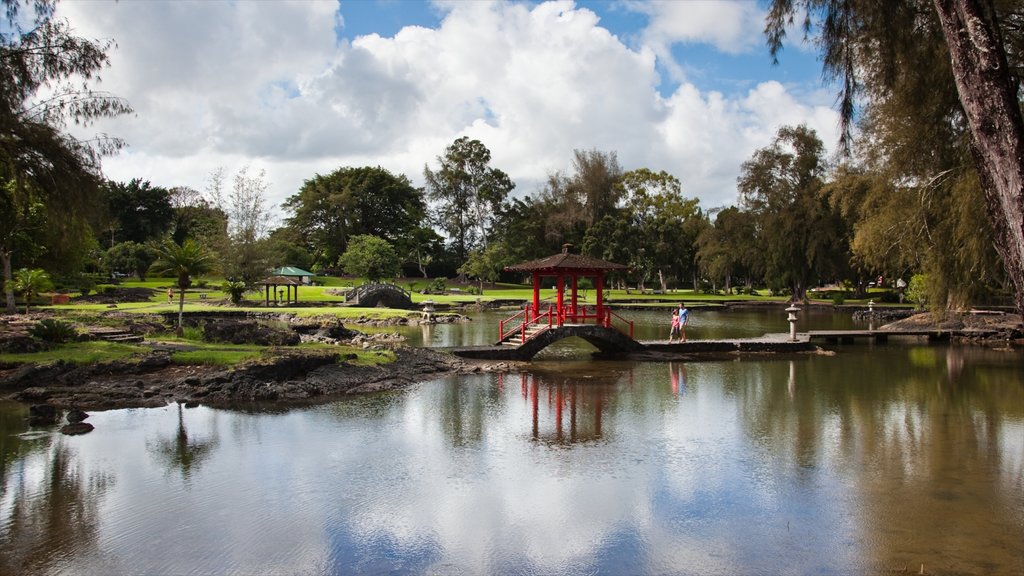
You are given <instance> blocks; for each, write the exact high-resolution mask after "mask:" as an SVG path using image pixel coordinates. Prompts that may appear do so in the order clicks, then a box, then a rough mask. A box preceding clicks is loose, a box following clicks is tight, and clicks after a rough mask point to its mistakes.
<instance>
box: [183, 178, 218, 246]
mask: <svg viewBox="0 0 1024 576" xmlns="http://www.w3.org/2000/svg"><path fill="white" fill-rule="evenodd" d="M170 200H171V207H172V209H173V210H174V216H173V217H172V219H171V240H173V241H174V242H176V243H178V244H181V243H182V242H184V241H185V239H186V238H192V239H193V240H196V241H197V242H199V243H201V244H203V245H206V246H217V245H222V244H224V243H225V239H226V238H227V235H228V215H227V214H225V213H224V211H223V210H221V209H220V208H218V207H216V206H214V205H213V204H212V203H211V202H210V201H209V200H208V199H206V198H204V197H203V194H202V193H201V192H199V191H198V190H195V189H193V188H188V187H185V186H181V187H176V188H171V190H170Z"/></svg>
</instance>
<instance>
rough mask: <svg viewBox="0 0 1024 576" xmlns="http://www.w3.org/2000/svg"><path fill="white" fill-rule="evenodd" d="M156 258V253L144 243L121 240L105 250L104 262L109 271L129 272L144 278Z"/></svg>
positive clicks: (140, 278)
mask: <svg viewBox="0 0 1024 576" xmlns="http://www.w3.org/2000/svg"><path fill="white" fill-rule="evenodd" d="M155 260H156V253H155V252H154V250H153V249H152V248H151V247H149V246H148V245H146V244H139V243H137V242H121V243H120V244H115V245H114V246H113V247H111V248H110V250H107V255H106V264H107V266H108V267H109V268H110V271H111V272H130V273H132V274H135V275H136V276H138V277H139V280H140V281H143V282H144V281H145V280H146V273H147V272H148V271H149V267H150V266H151V265H152V264H153V262H154V261H155Z"/></svg>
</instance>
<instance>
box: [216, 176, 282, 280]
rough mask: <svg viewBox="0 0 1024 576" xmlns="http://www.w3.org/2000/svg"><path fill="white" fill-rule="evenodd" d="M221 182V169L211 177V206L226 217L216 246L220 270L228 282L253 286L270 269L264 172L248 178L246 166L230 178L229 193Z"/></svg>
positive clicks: (268, 217)
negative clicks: (224, 231)
mask: <svg viewBox="0 0 1024 576" xmlns="http://www.w3.org/2000/svg"><path fill="white" fill-rule="evenodd" d="M224 180H225V176H224V170H223V169H222V168H218V169H216V170H214V171H213V173H212V174H211V175H210V191H209V192H210V195H211V197H212V198H213V203H214V205H215V206H217V208H218V209H219V210H220V211H221V212H223V213H225V214H227V217H228V219H227V223H228V227H227V236H226V237H224V238H222V239H221V244H220V245H219V246H218V247H217V248H218V249H217V252H218V253H219V255H220V258H221V265H220V268H221V270H222V271H223V272H224V275H225V276H226V277H227V278H228V279H229V280H241V281H242V282H245V284H246V285H247V286H252V285H254V284H255V283H256V282H258V281H259V280H261V279H262V278H263V277H265V276H266V273H267V271H268V270H269V269H270V268H271V255H272V253H271V250H270V246H269V243H268V242H267V241H266V236H267V232H268V229H269V226H270V216H271V215H270V212H269V211H268V210H267V207H266V204H265V202H266V193H267V188H268V187H269V184H267V181H266V172H264V171H263V170H260V171H259V172H258V173H256V174H255V175H253V176H250V175H249V170H248V167H243V168H242V169H240V170H239V171H238V172H236V173H235V175H234V177H233V178H232V186H231V190H225V189H224Z"/></svg>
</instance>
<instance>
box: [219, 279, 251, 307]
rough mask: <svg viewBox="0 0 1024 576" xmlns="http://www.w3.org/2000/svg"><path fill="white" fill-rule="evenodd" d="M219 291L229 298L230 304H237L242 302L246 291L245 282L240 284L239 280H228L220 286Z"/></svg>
mask: <svg viewBox="0 0 1024 576" xmlns="http://www.w3.org/2000/svg"><path fill="white" fill-rule="evenodd" d="M221 290H223V291H224V292H226V293H227V294H228V296H230V297H231V303H232V304H238V303H239V302H241V301H242V296H243V295H244V294H245V291H246V287H245V282H241V281H239V280H228V281H227V282H225V283H224V284H222V285H221Z"/></svg>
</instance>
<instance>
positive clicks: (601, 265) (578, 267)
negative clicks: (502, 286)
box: [505, 252, 629, 272]
mask: <svg viewBox="0 0 1024 576" xmlns="http://www.w3.org/2000/svg"><path fill="white" fill-rule="evenodd" d="M628 269H629V266H626V265H625V264H616V263H614V262H608V261H607V260H601V259H599V258H591V257H590V256H584V255H582V254H570V253H568V252H562V253H560V254H554V255H552V256H548V257H546V258H541V259H539V260H530V261H529V262H521V263H519V264H513V265H512V266H506V267H505V270H506V271H509V272H558V271H565V272H572V271H574V270H575V271H595V270H628Z"/></svg>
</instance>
